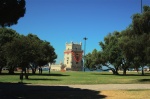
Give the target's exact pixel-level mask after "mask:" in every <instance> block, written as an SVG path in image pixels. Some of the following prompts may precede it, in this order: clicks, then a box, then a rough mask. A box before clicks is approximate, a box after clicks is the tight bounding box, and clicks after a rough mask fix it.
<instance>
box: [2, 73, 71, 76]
mask: <svg viewBox="0 0 150 99" xmlns="http://www.w3.org/2000/svg"><path fill="white" fill-rule="evenodd" d="M0 75H20V73H14V74H9V73H1V74H0ZM34 75H38V76H70V75H63V74H32V73H29V76H34Z"/></svg>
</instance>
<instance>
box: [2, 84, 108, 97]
mask: <svg viewBox="0 0 150 99" xmlns="http://www.w3.org/2000/svg"><path fill="white" fill-rule="evenodd" d="M106 97H107V96H105V95H101V94H100V92H99V91H94V90H87V89H80V88H71V87H68V86H38V85H25V84H18V83H15V84H13V83H0V98H1V99H102V98H106Z"/></svg>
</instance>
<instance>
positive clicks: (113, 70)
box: [111, 68, 119, 75]
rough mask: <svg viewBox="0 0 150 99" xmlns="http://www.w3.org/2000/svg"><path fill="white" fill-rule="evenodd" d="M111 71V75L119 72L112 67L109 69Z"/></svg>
mask: <svg viewBox="0 0 150 99" xmlns="http://www.w3.org/2000/svg"><path fill="white" fill-rule="evenodd" d="M111 71H112V72H113V75H118V74H119V73H118V71H117V70H115V69H113V68H112V69H111Z"/></svg>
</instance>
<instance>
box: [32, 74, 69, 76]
mask: <svg viewBox="0 0 150 99" xmlns="http://www.w3.org/2000/svg"><path fill="white" fill-rule="evenodd" d="M30 75H31V76H32V74H30ZM33 75H39V76H70V75H63V74H33Z"/></svg>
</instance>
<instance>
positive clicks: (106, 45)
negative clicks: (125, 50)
mask: <svg viewBox="0 0 150 99" xmlns="http://www.w3.org/2000/svg"><path fill="white" fill-rule="evenodd" d="M120 37H121V35H120V33H119V32H117V31H115V32H114V33H112V34H109V35H108V36H106V37H105V38H104V42H100V46H101V47H102V51H103V53H102V54H103V55H102V57H103V59H105V62H106V63H105V64H108V65H105V66H107V67H108V68H109V69H110V70H112V72H113V74H119V73H118V69H119V67H120V66H121V64H122V53H121V49H120V47H119V45H118V42H119V39H120ZM109 64H111V65H112V66H113V67H114V68H112V67H110V66H109Z"/></svg>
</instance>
